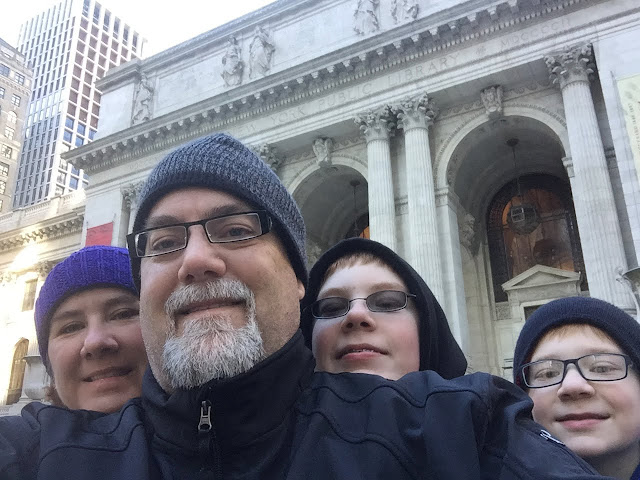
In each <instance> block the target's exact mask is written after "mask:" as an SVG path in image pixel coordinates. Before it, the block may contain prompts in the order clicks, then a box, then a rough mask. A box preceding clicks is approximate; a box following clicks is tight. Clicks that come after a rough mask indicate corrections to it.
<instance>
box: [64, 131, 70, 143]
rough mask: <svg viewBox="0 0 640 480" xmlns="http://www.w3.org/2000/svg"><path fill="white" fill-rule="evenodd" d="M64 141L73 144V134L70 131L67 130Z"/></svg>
mask: <svg viewBox="0 0 640 480" xmlns="http://www.w3.org/2000/svg"><path fill="white" fill-rule="evenodd" d="M62 139H63V140H64V141H65V142H69V143H71V132H70V131H69V130H65V131H64V133H63V134H62Z"/></svg>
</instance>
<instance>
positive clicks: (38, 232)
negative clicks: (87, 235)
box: [0, 214, 84, 252]
mask: <svg viewBox="0 0 640 480" xmlns="http://www.w3.org/2000/svg"><path fill="white" fill-rule="evenodd" d="M83 223H84V214H81V215H77V216H75V217H73V218H66V219H64V220H61V221H58V222H55V223H52V224H50V225H46V226H41V227H37V228H33V229H31V230H29V231H26V232H24V231H23V232H22V233H18V234H16V235H12V236H11V237H8V238H4V239H2V240H0V252H6V251H8V250H12V249H14V248H19V247H23V246H25V245H28V244H30V243H34V242H35V243H40V242H46V241H50V240H53V239H56V238H60V237H64V236H67V235H71V234H74V233H80V232H82V225H83Z"/></svg>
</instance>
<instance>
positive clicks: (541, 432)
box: [540, 430, 564, 445]
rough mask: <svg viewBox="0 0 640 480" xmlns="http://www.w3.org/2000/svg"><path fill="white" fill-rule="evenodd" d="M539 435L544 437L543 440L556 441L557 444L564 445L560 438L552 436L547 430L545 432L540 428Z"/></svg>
mask: <svg viewBox="0 0 640 480" xmlns="http://www.w3.org/2000/svg"><path fill="white" fill-rule="evenodd" d="M540 436H541V437H542V438H544V439H545V440H550V441H552V442H556V443H557V444H559V445H564V443H562V442H561V441H560V440H558V439H557V438H554V437H553V435H551V434H550V433H549V432H547V431H546V430H540Z"/></svg>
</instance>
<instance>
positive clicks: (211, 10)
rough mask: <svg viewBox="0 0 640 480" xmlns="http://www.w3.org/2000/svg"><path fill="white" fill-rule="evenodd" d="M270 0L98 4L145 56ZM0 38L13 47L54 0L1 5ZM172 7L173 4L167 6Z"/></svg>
mask: <svg viewBox="0 0 640 480" xmlns="http://www.w3.org/2000/svg"><path fill="white" fill-rule="evenodd" d="M273 1H274V0H179V1H175V2H162V1H160V2H158V1H156V0H102V1H99V3H100V4H102V5H104V6H105V8H107V9H109V10H110V11H111V12H113V14H114V15H117V16H119V17H121V18H122V19H123V20H124V21H125V22H127V23H128V24H129V25H131V26H132V27H133V28H135V29H136V30H137V31H139V32H140V33H141V34H142V36H144V37H146V38H147V40H148V43H147V47H146V51H145V52H144V54H145V57H148V56H149V55H151V54H154V53H157V52H160V51H162V50H165V49H167V48H169V47H172V46H174V45H176V44H178V43H180V42H183V41H185V40H188V39H189V38H193V37H195V36H196V35H199V34H201V33H203V32H206V31H208V30H211V29H212V28H214V27H217V26H218V25H222V24H224V23H227V22H229V21H231V20H233V19H235V18H238V17H241V16H242V15H245V14H247V13H249V12H252V11H253V10H257V9H259V8H261V7H263V6H265V5H267V4H269V3H273ZM2 3H3V4H4V5H3V7H2V13H1V14H0V16H1V18H2V22H0V37H2V38H3V39H4V40H5V41H7V42H8V43H10V44H11V45H13V46H17V42H18V33H19V32H20V25H21V24H22V23H24V22H25V21H26V20H28V19H30V18H31V17H34V16H36V15H38V14H39V13H41V12H43V11H45V10H47V9H48V8H49V7H50V6H53V5H55V4H56V3H58V2H56V1H55V0H13V1H12V0H7V1H6V2H5V1H3V2H2ZM171 4H173V5H171Z"/></svg>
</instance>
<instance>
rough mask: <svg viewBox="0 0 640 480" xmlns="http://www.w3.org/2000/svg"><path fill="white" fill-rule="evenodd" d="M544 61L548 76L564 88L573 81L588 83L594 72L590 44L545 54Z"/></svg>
mask: <svg viewBox="0 0 640 480" xmlns="http://www.w3.org/2000/svg"><path fill="white" fill-rule="evenodd" d="M544 61H545V63H546V65H547V68H548V69H549V78H550V79H551V81H552V82H553V83H557V84H559V85H560V88H561V89H564V88H565V87H566V86H567V85H570V84H572V83H574V82H580V83H589V81H590V80H591V78H593V74H594V72H595V64H594V59H593V49H592V48H591V45H590V44H584V45H576V46H573V47H570V48H568V49H566V50H563V51H561V52H559V53H554V54H551V55H547V56H546V57H545V58H544Z"/></svg>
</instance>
